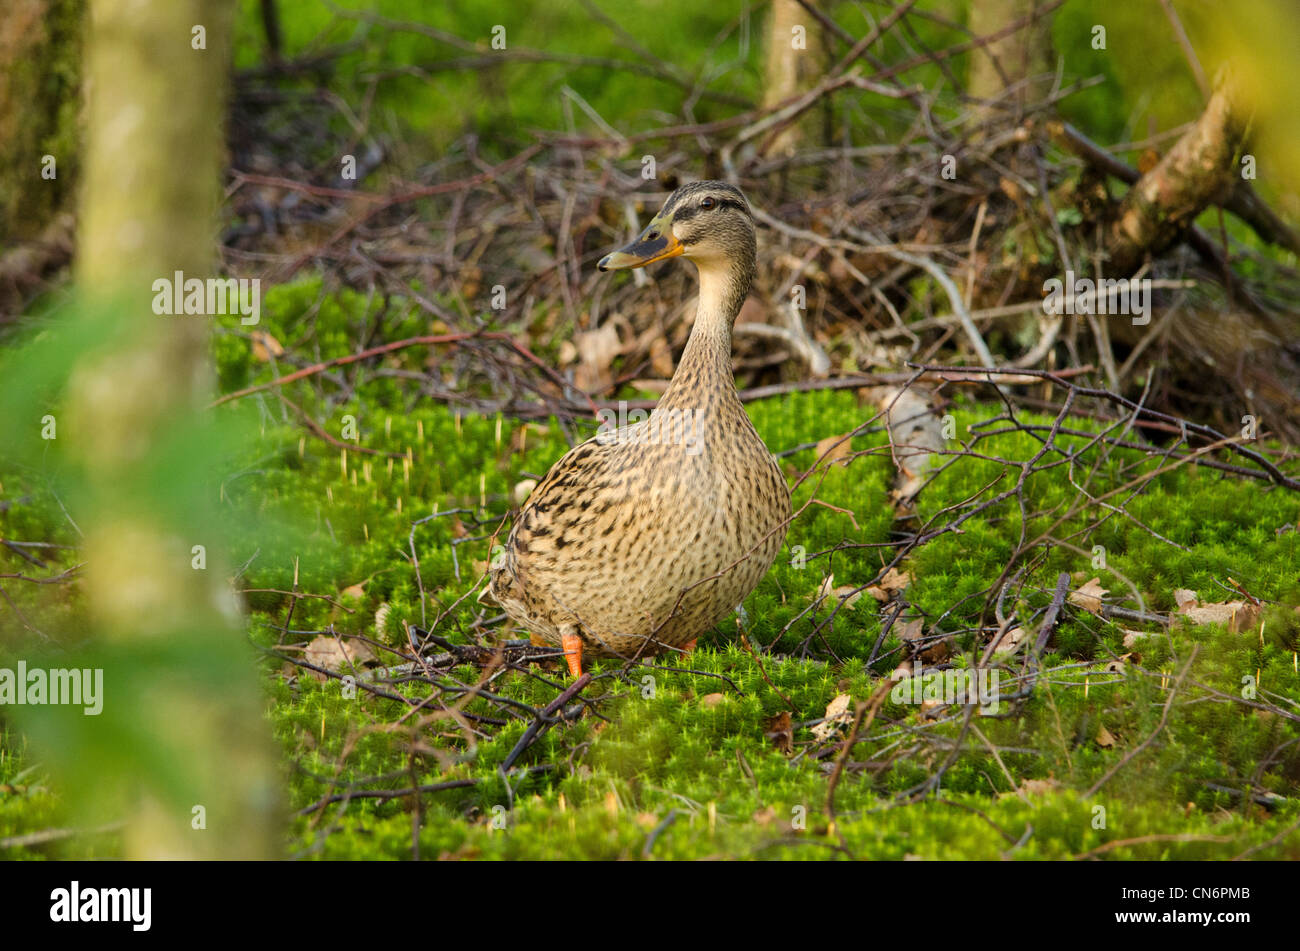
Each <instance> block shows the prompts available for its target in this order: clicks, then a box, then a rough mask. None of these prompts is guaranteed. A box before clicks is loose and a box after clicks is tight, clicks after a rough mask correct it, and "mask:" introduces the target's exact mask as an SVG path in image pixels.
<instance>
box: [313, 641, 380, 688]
mask: <svg viewBox="0 0 1300 951" xmlns="http://www.w3.org/2000/svg"><path fill="white" fill-rule="evenodd" d="M306 659H307V663H309V664H311V665H312V666H314V667H323V668H325V669H326V670H330V671H336V672H337V671H351V670H352V669H353V668H355V667H360V666H361V665H362V664H365V663H368V662H371V661H373V660H374V659H375V654H374V651H372V650H371V649H370V647H369V645H367V644H364V643H362V642H361V641H353V640H347V639H345V638H341V637H333V636H331V635H329V634H321V635H320V636H319V637H317V638H315V639H314V640H313V641H312V642H311V643H310V644H308V645H307V652H306ZM312 673H313V674H315V675H316V679H318V680H324V679H326V678H325V676H324V675H323V674H318V673H316V671H312Z"/></svg>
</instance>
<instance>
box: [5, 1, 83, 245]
mask: <svg viewBox="0 0 1300 951" xmlns="http://www.w3.org/2000/svg"><path fill="white" fill-rule="evenodd" d="M84 19H85V0H6V2H5V5H4V13H3V15H2V16H0V248H3V247H4V246H5V245H7V244H9V243H10V242H14V241H22V240H26V239H29V238H33V237H35V236H36V235H38V234H40V233H41V232H42V231H43V230H45V228H46V226H48V225H49V224H50V222H51V220H52V219H53V218H54V216H55V213H56V212H58V211H59V210H60V209H61V208H63V207H64V206H65V205H67V204H69V203H70V201H71V197H72V194H73V189H72V185H73V183H74V182H75V181H76V158H77V156H76V149H77V112H78V87H79V86H80V74H81V64H80V59H81V37H82V25H83V21H84ZM46 156H49V158H48V159H47V158H46ZM51 160H52V162H53V164H52V165H51Z"/></svg>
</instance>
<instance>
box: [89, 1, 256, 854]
mask: <svg viewBox="0 0 1300 951" xmlns="http://www.w3.org/2000/svg"><path fill="white" fill-rule="evenodd" d="M232 15H233V4H230V3H228V2H226V0H135V2H133V3H123V2H121V0H90V33H89V35H88V44H87V58H86V68H85V77H86V83H87V90H88V93H89V97H88V102H87V128H86V137H85V140H86V153H85V161H84V177H83V190H82V195H81V206H80V212H81V216H80V233H79V241H78V245H79V249H78V257H77V262H76V278H77V283H78V290H79V292H80V294H81V300H82V302H83V303H82V309H83V310H84V312H85V313H86V315H88V316H85V317H83V320H85V321H87V322H89V321H91V320H92V319H94V318H93V316H90V315H93V314H95V313H96V312H97V311H98V312H99V313H103V312H104V311H105V310H111V314H110V317H111V326H112V327H113V328H114V331H115V336H114V343H113V344H112V345H111V346H109V347H107V348H102V349H101V350H98V351H90V352H89V353H88V354H87V355H86V356H85V357H83V358H82V359H81V360H80V361H79V363H78V365H77V367H76V370H75V371H74V374H73V377H72V382H71V388H70V389H71V396H70V413H71V415H72V418H73V422H72V425H71V427H70V428H71V429H73V430H74V435H73V437H72V438H73V439H75V440H76V443H75V445H76V452H77V453H78V455H79V457H80V459H81V463H82V465H83V467H84V470H85V472H86V478H87V480H88V483H89V490H88V493H89V502H90V504H89V505H88V506H87V509H88V511H89V513H90V514H89V516H88V517H87V521H86V522H85V523H83V528H84V529H85V535H86V544H85V551H86V561H87V565H88V569H87V575H86V593H87V596H88V598H89V602H90V608H91V611H92V612H93V615H94V617H95V619H96V628H97V633H99V634H100V636H101V638H102V641H103V643H104V644H105V646H106V649H107V650H108V656H109V658H110V659H112V658H118V659H120V660H121V663H120V664H119V665H118V666H116V667H112V666H107V665H106V669H105V672H104V680H105V692H106V701H105V703H106V707H107V705H108V704H115V705H116V706H114V707H113V716H114V717H116V718H118V724H117V726H116V729H117V730H118V731H119V732H118V733H117V734H115V735H114V737H115V738H116V739H117V740H118V741H119V744H120V743H121V739H122V737H123V736H128V737H130V738H132V740H133V741H134V742H133V744H130V745H133V746H134V747H135V748H133V749H117V750H115V753H114V757H113V758H112V759H110V760H107V762H109V763H110V764H111V769H112V770H113V771H114V773H115V775H113V776H107V777H104V778H103V780H104V782H105V783H106V785H108V786H113V785H116V786H117V787H120V788H121V789H124V790H126V796H127V798H128V801H129V808H130V809H131V810H132V812H131V814H130V815H128V816H127V819H128V823H127V831H126V847H127V856H128V857H129V858H137V859H138V858H161V857H185V858H191V857H193V858H198V857H207V858H215V857H223V858H236V857H238V858H261V857H269V856H271V855H273V854H274V853H275V851H276V839H275V836H276V828H277V823H276V820H277V818H278V815H277V812H276V808H275V807H276V800H277V794H276V787H277V782H276V777H275V775H274V766H273V762H274V761H273V755H272V748H271V746H270V744H269V741H268V735H267V734H268V729H267V726H266V724H265V722H264V721H263V719H262V715H261V710H262V703H263V700H262V696H261V694H260V693H259V691H258V688H257V684H256V675H255V672H254V664H253V660H252V657H251V656H250V653H251V652H250V651H249V650H248V647H247V644H246V642H245V639H244V635H243V632H242V630H241V629H240V627H239V623H238V615H237V611H236V610H234V606H235V605H234V596H233V594H232V593H231V591H230V587H229V585H228V583H227V581H226V574H227V572H226V571H224V570H223V566H222V565H221V564H220V563H219V562H220V557H219V555H217V553H215V552H207V559H208V563H207V565H206V567H205V569H204V570H197V568H198V566H197V565H195V564H194V563H193V561H192V545H194V544H196V543H202V542H204V541H207V540H208V539H206V538H204V537H195V536H196V535H200V534H201V533H200V532H199V531H198V530H196V529H195V528H194V525H195V524H196V522H195V521H193V520H192V519H191V517H190V513H191V512H198V511H202V510H205V509H207V510H210V509H212V507H213V505H214V504H215V499H214V498H212V496H215V491H213V489H212V487H211V486H209V485H207V484H205V483H204V482H203V480H202V479H198V478H194V477H192V476H191V477H189V478H173V479H171V480H169V479H168V478H167V477H168V476H169V475H173V474H174V473H181V472H184V469H183V467H182V466H178V465H177V462H176V459H177V457H178V456H179V455H181V454H180V453H178V452H177V450H176V449H175V448H174V447H175V445H176V444H177V441H178V440H183V438H184V436H185V434H186V433H191V434H192V433H194V432H195V431H196V429H198V428H199V427H200V426H201V423H202V416H201V415H200V413H201V408H202V406H203V405H204V404H205V403H206V402H207V399H208V392H209V386H210V380H209V368H208V353H207V337H208V334H209V332H210V324H209V319H208V318H205V317H199V316H179V317H169V316H158V315H156V314H155V313H154V312H153V309H152V301H153V295H154V291H153V289H152V284H153V282H154V281H155V280H157V279H159V278H167V279H169V280H170V279H171V278H172V276H173V274H174V272H176V271H178V270H179V271H183V272H184V273H185V274H186V276H187V277H206V276H209V275H210V274H211V273H212V265H213V255H214V248H215V236H216V231H217V225H216V212H217V207H218V201H219V198H220V187H221V172H222V168H223V165H224V160H225V145H224V134H223V132H224V126H225V89H226V82H227V78H228V73H229V66H230V47H229V44H230V33H231V23H232ZM198 27H202V28H203V31H204V36H203V40H204V42H205V45H206V48H205V49H195V48H194V44H195V40H194V37H195V31H196V28H198ZM189 452H190V455H191V457H192V456H193V454H194V453H193V450H190V451H189ZM168 453H171V455H168ZM169 467H170V468H169ZM169 481H172V482H176V483H179V484H167V483H168V482H169ZM108 717H109V713H108V710H107V709H106V712H105V719H106V720H107V719H108ZM123 731H125V732H123Z"/></svg>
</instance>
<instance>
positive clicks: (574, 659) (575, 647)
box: [560, 631, 582, 678]
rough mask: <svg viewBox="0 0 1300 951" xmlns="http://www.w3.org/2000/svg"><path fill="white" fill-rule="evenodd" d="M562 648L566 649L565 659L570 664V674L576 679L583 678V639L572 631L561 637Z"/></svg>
mask: <svg viewBox="0 0 1300 951" xmlns="http://www.w3.org/2000/svg"><path fill="white" fill-rule="evenodd" d="M560 646H561V647H563V648H564V659H565V660H566V661H568V663H569V673H570V674H572V675H573V676H574V677H575V678H577V677H581V676H582V638H581V637H579V636H578V635H577V634H574V633H573V632H572V631H565V632H564V633H562V634H561V635H560Z"/></svg>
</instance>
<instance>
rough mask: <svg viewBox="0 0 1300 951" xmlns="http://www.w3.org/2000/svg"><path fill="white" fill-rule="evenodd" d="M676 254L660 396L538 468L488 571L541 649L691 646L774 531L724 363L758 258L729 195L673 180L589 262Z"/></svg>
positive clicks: (760, 449) (784, 503)
mask: <svg viewBox="0 0 1300 951" xmlns="http://www.w3.org/2000/svg"><path fill="white" fill-rule="evenodd" d="M676 254H682V255H684V256H686V257H688V258H691V259H692V260H693V261H694V262H695V263H696V265H697V267H698V268H699V272H700V301H699V307H698V311H697V314H696V320H695V326H694V328H693V329H692V331H691V336H690V339H689V341H688V342H687V345H686V349H685V351H684V352H683V354H682V359H681V363H680V364H679V366H678V367H677V372H676V373H675V374H674V376H673V379H672V382H671V384H670V385H669V387H668V390H667V391H666V392H665V393H664V396H663V398H662V399H661V400H660V401H659V404H658V406H657V407H656V409H655V410H654V412H653V413H652V414H651V415H650V418H649V419H648V420H646V421H645V422H642V423H638V424H635V425H631V426H626V427H623V428H620V429H614V430H610V431H606V432H602V433H599V434H597V435H596V436H595V437H593V438H591V439H588V440H587V441H586V442H584V443H581V444H580V445H578V446H575V447H574V448H573V449H572V450H570V451H569V452H568V453H567V454H566V455H564V456H563V457H562V458H561V459H560V460H559V461H558V462H557V463H555V465H554V466H552V467H551V470H550V471H549V472H548V473H547V474H546V477H545V478H544V479H543V480H542V481H541V483H540V484H539V485H538V486H537V487H536V488H535V489H534V490H533V492H532V494H531V495H530V497H529V498H528V500H527V502H526V503H525V504H524V506H523V508H522V510H521V511H520V512H519V515H518V517H517V518H516V519H515V523H514V526H513V528H512V529H511V532H510V535H509V538H508V540H507V542H506V545H505V551H504V553H503V554H502V555H500V556H499V557H498V558H497V559H496V560H495V561H494V564H493V567H492V569H491V571H490V575H489V587H490V591H491V593H492V595H493V597H494V598H495V599H496V600H497V602H498V603H499V604H501V606H502V607H503V608H504V609H505V611H506V613H507V614H509V615H510V616H511V617H512V618H513V619H515V620H516V621H518V622H519V623H520V624H521V625H523V626H524V627H525V628H527V629H528V630H530V631H531V632H532V633H533V634H534V635H535V636H537V637H540V638H541V639H543V640H545V641H547V642H550V643H554V644H560V643H562V642H566V639H567V643H569V644H575V645H576V642H574V641H573V640H572V638H573V637H574V636H575V635H576V636H577V637H579V638H580V639H581V645H582V649H583V652H590V653H595V654H600V655H605V656H610V655H612V656H619V657H624V658H629V657H637V656H647V655H651V654H656V653H660V652H662V651H664V650H669V649H673V648H681V647H683V646H684V645H687V644H690V643H693V642H694V639H695V638H696V637H698V636H699V635H700V634H702V633H704V632H706V631H708V630H710V629H712V628H713V627H715V626H716V625H717V624H718V622H719V621H721V620H722V619H723V618H725V617H726V616H727V615H728V614H729V613H730V612H731V611H733V610H734V609H735V608H736V606H737V605H739V604H740V603H741V602H742V601H743V600H744V598H745V597H746V596H747V595H748V594H749V593H750V592H751V591H752V590H753V589H754V587H755V586H756V585H757V584H758V583H759V581H761V580H762V578H763V576H764V575H765V574H766V573H767V570H768V569H769V568H770V567H771V565H772V562H773V560H774V559H775V558H776V555H777V553H778V552H779V551H780V549H781V545H782V544H783V542H784V540H785V531H786V523H787V522H788V520H789V517H790V493H789V490H788V488H787V487H786V483H785V478H784V476H783V475H782V473H781V470H780V468H779V467H778V465H777V463H776V461H775V459H773V458H772V455H771V454H770V453H769V452H768V450H767V447H766V446H765V445H764V444H763V441H762V439H760V438H759V435H758V433H757V431H756V430H755V429H754V426H753V424H752V423H751V422H750V421H749V417H748V416H747V415H746V413H745V410H744V407H743V406H742V405H741V402H740V399H739V397H738V396H737V395H736V387H735V380H734V378H733V376H732V372H731V327H732V324H733V322H734V321H735V318H736V314H737V313H738V312H739V310H740V306H741V304H742V303H743V302H744V300H745V295H746V294H747V293H748V290H749V286H750V283H751V282H752V280H753V272H754V259H755V233H754V225H753V218H752V215H751V213H750V211H749V206H748V204H747V203H746V202H745V198H744V196H743V195H742V194H741V193H740V191H739V190H738V189H735V188H733V187H732V186H730V185H727V184H725V183H721V182H700V183H695V184H693V185H688V186H685V187H683V188H681V189H678V190H677V191H676V192H674V193H673V194H672V195H671V196H670V197H669V199H668V201H667V202H666V203H665V204H664V207H663V209H662V210H661V211H660V213H659V215H657V216H656V217H655V219H654V220H653V221H652V222H651V223H650V225H649V226H648V227H647V228H646V230H645V231H644V232H643V233H642V235H641V236H640V238H638V239H637V241H634V242H633V243H632V244H631V245H629V246H628V247H627V248H625V249H624V250H623V251H620V252H616V253H614V254H611V255H609V256H608V257H606V258H605V259H604V260H602V262H601V265H602V270H603V269H606V268H607V267H637V266H641V265H642V264H645V263H650V262H651V261H654V260H660V259H662V258H664V257H667V256H675V255H676ZM571 666H574V668H575V670H576V664H575V665H571Z"/></svg>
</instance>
